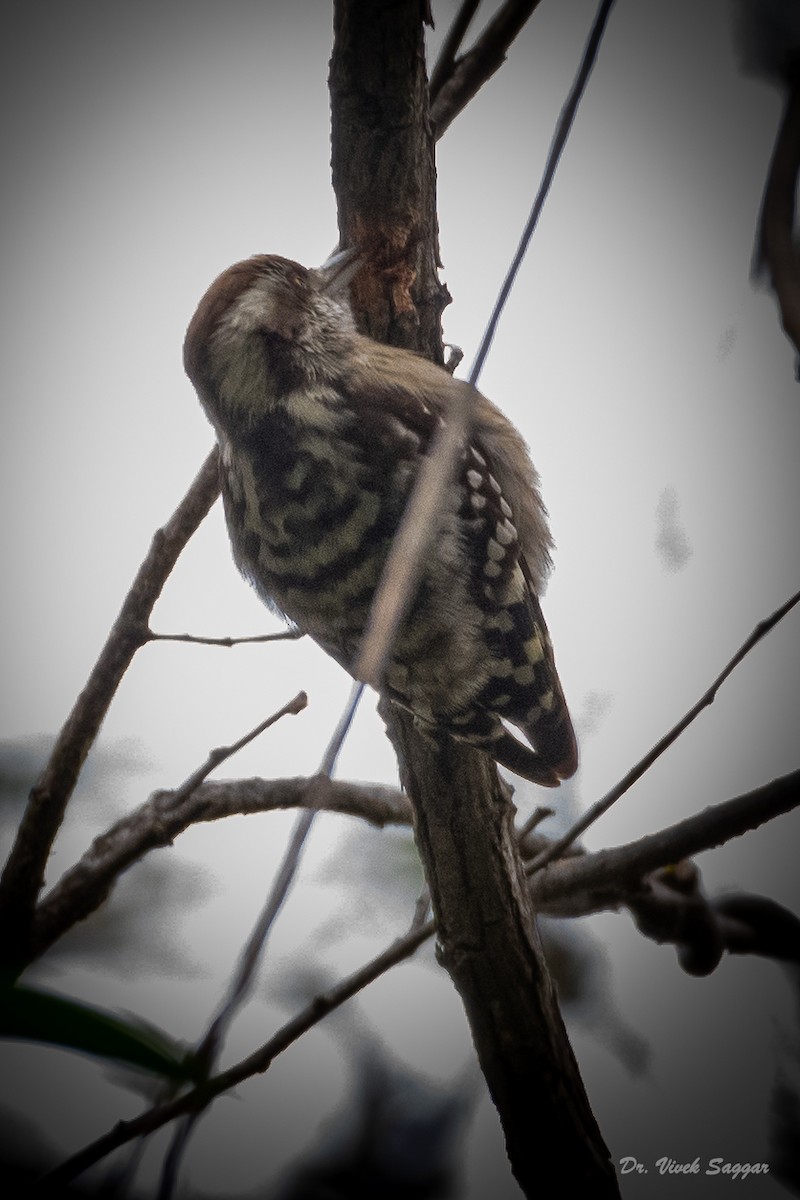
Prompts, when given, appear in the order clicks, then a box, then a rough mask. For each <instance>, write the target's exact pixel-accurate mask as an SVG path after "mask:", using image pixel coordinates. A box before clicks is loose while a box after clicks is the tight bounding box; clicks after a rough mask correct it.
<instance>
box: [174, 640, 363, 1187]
mask: <svg viewBox="0 0 800 1200" xmlns="http://www.w3.org/2000/svg"><path fill="white" fill-rule="evenodd" d="M365 640H366V639H365ZM362 691H363V684H360V683H355V684H354V685H353V688H352V690H351V693H350V699H349V701H348V704H347V705H346V707H345V710H344V712H343V713H342V716H341V717H340V719H339V722H338V724H337V726H336V729H335V730H334V733H333V736H332V737H331V740H330V742H329V743H328V746H327V749H326V750H325V754H324V755H323V758H322V763H321V764H320V769H319V775H318V778H321V779H325V780H329V779H330V778H331V776H332V774H333V771H334V768H335V766H336V760H337V758H338V757H339V752H340V750H341V748H342V744H343V742H344V739H345V737H346V736H347V731H348V729H349V728H350V725H351V723H352V720H353V717H354V716H355V712H356V709H357V707H358V702H359V700H360V698H361V693H362ZM313 795H314V793H312V797H313ZM317 796H318V797H319V800H318V801H315V800H314V799H312V803H311V805H310V807H308V808H306V809H304V810H303V811H302V812H301V813H300V815H299V816H298V818H297V820H296V822H295V825H294V829H293V830H292V835H291V837H290V839H289V844H288V846H287V847H286V850H285V852H284V855H283V859H282V861H281V865H280V867H279V869H278V874H277V875H276V877H275V879H274V881H273V884H272V887H271V889H270V892H269V895H268V897H267V900H266V903H265V905H264V907H263V909H262V910H261V912H260V914H259V916H258V920H257V921H256V923H255V926H254V927H253V930H252V932H251V933H250V936H249V938H248V939H247V942H246V943H245V946H244V949H243V950H242V953H241V955H240V957H239V963H238V965H237V968H236V971H235V972H234V975H233V979H232V980H231V982H230V985H229V987H228V990H227V992H226V995H225V997H224V999H223V1001H222V1003H221V1005H220V1007H219V1009H218V1011H217V1014H216V1016H215V1017H214V1019H213V1020H212V1022H211V1024H210V1025H209V1027H208V1029H207V1030H206V1033H205V1036H204V1037H203V1038H202V1040H201V1041H200V1043H199V1045H198V1047H197V1050H196V1051H195V1055H194V1057H195V1061H196V1062H197V1063H198V1065H199V1068H200V1069H201V1070H204V1071H206V1072H207V1073H210V1072H211V1070H212V1069H213V1067H214V1064H215V1063H216V1061H217V1058H218V1057H219V1052H220V1049H221V1047H222V1045H223V1042H224V1040H225V1036H226V1034H227V1032H228V1029H229V1028H230V1026H231V1023H232V1021H233V1020H234V1018H235V1016H236V1014H237V1012H238V1011H239V1009H240V1008H241V1006H242V1004H243V1003H244V1001H245V999H246V998H247V996H248V995H249V993H250V991H251V989H252V986H253V982H254V980H255V977H256V974H257V972H258V969H259V967H260V965H261V962H262V960H263V957H264V951H265V948H266V944H267V938H268V937H269V934H270V931H271V929H272V927H273V925H274V924H275V921H276V919H277V917H278V914H279V913H280V911H281V909H282V908H283V905H284V903H285V901H286V897H287V896H288V894H289V890H290V888H291V886H292V883H293V882H294V878H295V876H296V874H297V871H298V868H299V866H300V860H301V858H302V855H303V849H304V847H305V844H306V841H307V840H308V835H309V834H310V832H311V826H312V825H313V823H314V818H315V817H316V815H317V813H318V812H319V806H320V804H321V802H322V790H321V789H320V790H319V792H317ZM209 1103H210V1101H209ZM205 1108H206V1106H205V1105H203V1106H199V1107H197V1108H195V1109H194V1110H193V1111H192V1112H190V1113H188V1114H187V1115H186V1116H185V1117H184V1118H183V1120H182V1121H181V1122H180V1124H179V1125H178V1126H177V1127H176V1129H175V1132H174V1135H173V1138H172V1141H171V1143H170V1147H169V1150H168V1151H167V1155H166V1157H165V1160H164V1167H163V1170H162V1173H161V1180H160V1185H159V1191H158V1200H169V1197H170V1196H172V1194H173V1192H174V1190H175V1185H176V1183H177V1179H178V1172H179V1170H180V1164H181V1160H182V1158H183V1155H184V1152H185V1150H186V1147H187V1145H188V1144H189V1139H190V1138H191V1136H192V1132H193V1130H194V1127H195V1125H196V1124H197V1122H198V1121H199V1119H200V1117H201V1116H202V1114H203V1112H204V1111H205Z"/></svg>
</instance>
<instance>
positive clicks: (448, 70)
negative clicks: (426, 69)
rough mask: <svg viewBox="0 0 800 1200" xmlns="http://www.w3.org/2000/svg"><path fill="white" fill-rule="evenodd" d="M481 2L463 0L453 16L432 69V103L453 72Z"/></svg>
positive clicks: (429, 86)
mask: <svg viewBox="0 0 800 1200" xmlns="http://www.w3.org/2000/svg"><path fill="white" fill-rule="evenodd" d="M480 3H481V0H462V4H461V7H460V9H459V10H458V12H457V13H456V15H455V17H454V18H453V23H452V25H451V26H450V28H449V29H448V31H447V35H446V37H445V39H444V41H443V42H442V46H441V49H440V51H439V57H438V58H437V60H436V65H435V67H434V68H433V70H432V71H431V77H430V81H429V84H428V94H429V96H430V100H431V104H432V103H433V101H434V100H435V99H436V97H437V96H438V94H439V92H440V91H441V90H442V85H443V84H444V83H445V82H446V81H447V80H448V79H449V78H450V76H451V75H452V73H453V69H454V67H455V61H456V55H457V54H458V51H459V49H460V47H461V43H462V42H463V40H464V38H465V37H466V33H467V30H468V29H469V27H470V25H471V24H472V18H473V17H474V16H475V13H476V12H477V11H478V9H479V8H480Z"/></svg>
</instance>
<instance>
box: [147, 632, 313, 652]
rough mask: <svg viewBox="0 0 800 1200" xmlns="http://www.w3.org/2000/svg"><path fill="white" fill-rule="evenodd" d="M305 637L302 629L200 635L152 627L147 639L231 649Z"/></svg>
mask: <svg viewBox="0 0 800 1200" xmlns="http://www.w3.org/2000/svg"><path fill="white" fill-rule="evenodd" d="M302 637H305V634H304V633H303V632H302V631H301V630H300V629H285V630H283V631H282V632H281V633H258V634H254V635H253V636H252V637H221V638H213V637H200V636H199V635H197V634H194V633H153V631H152V629H148V631H147V636H146V639H145V640H146V641H148V642H190V643H191V644H192V645H196V646H224V647H225V648H226V649H230V648H231V647H233V646H250V645H254V644H256V643H258V642H296V641H298V640H299V639H300V638H302Z"/></svg>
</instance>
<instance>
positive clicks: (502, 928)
mask: <svg viewBox="0 0 800 1200" xmlns="http://www.w3.org/2000/svg"><path fill="white" fill-rule="evenodd" d="M424 15H425V14H424V10H423V5H422V4H421V0H400V2H397V0H336V3H335V7H334V35H335V36H334V49H333V57H332V59H331V69H330V90H331V108H332V167H333V182H334V188H335V191H336V196H337V201H338V205H339V227H340V233H341V240H342V245H343V246H350V245H358V246H359V247H360V248H361V249H362V251H363V252H364V254H365V257H366V258H367V260H368V263H369V267H370V270H369V271H364V272H362V273H361V276H360V277H359V279H358V281H357V282H358V290H356V291H355V293H354V296H353V302H354V308H355V311H356V318H357V320H358V321H359V324H360V326H361V328H363V329H364V330H365V331H366V332H368V333H369V334H370V335H371V336H372V337H375V338H377V339H378V340H383V341H388V342H391V343H393V344H394V345H399V346H405V347H407V348H409V349H413V350H417V351H419V352H421V353H424V354H427V355H428V356H429V357H431V358H434V359H436V360H439V361H441V358H442V340H441V312H442V309H443V308H444V305H445V303H446V302H447V299H448V296H447V290H446V288H444V287H443V286H442V285H441V284H439V282H438V279H437V276H436V266H437V263H438V228H437V220H436V175H435V165H434V141H433V136H432V132H431V127H430V120H429V112H428V86H427V74H426V70H425V56H424V42H423V20H424ZM382 709H383V714H384V718H385V720H386V722H387V727H388V730H389V735H390V737H391V739H392V741H393V743H394V745H395V748H396V750H397V753H398V758H399V761H400V773H401V778H402V782H403V785H404V786H405V787H406V789H407V791H408V793H409V795H410V797H411V800H412V802H413V806H414V812H415V835H416V840H417V846H418V849H419V853H420V856H421V858H422V862H423V866H424V869H425V874H426V877H427V880H428V884H429V886H430V889H431V898H432V903H433V909H434V913H435V916H436V919H437V923H438V941H439V958H440V961H441V962H442V964H443V965H444V966H445V968H446V969H447V971H448V972H449V974H450V976H451V978H452V980H453V982H454V984H455V986H456V988H457V989H458V991H459V993H460V995H461V998H462V1000H463V1003H464V1007H465V1010H466V1013H467V1017H468V1019H469V1023H470V1028H471V1030H472V1036H473V1039H474V1042H475V1047H476V1050H477V1053H478V1058H479V1061H480V1064H481V1068H482V1070H483V1072H484V1075H485V1077H486V1080H487V1083H488V1086H489V1089H490V1092H491V1094H492V1097H493V1099H494V1102H495V1104H496V1106H497V1109H498V1112H499V1114H500V1119H501V1122H502V1125H503V1130H504V1133H505V1138H506V1147H507V1150H508V1155H509V1159H510V1162H511V1167H512V1170H513V1171H514V1174H515V1176H516V1178H517V1180H518V1182H519V1183H520V1185H521V1187H522V1188H523V1190H524V1192H525V1193H526V1195H528V1196H534V1195H535V1196H537V1197H543V1196H549V1195H555V1194H558V1195H562V1194H569V1192H570V1191H575V1192H577V1194H578V1195H582V1196H588V1195H590V1196H592V1197H598V1198H601V1200H602V1198H603V1197H612V1196H618V1195H619V1191H618V1188H617V1183H616V1178H615V1175H614V1170H613V1167H612V1165H611V1162H610V1158H609V1154H608V1150H607V1148H606V1146H605V1144H604V1142H603V1139H602V1136H601V1134H600V1131H599V1129H598V1128H597V1124H596V1122H595V1120H594V1116H593V1114H592V1111H591V1108H590V1106H589V1102H588V1100H587V1098H586V1094H585V1091H584V1088H583V1083H582V1080H581V1077H580V1073H579V1071H578V1067H577V1064H576V1062H575V1059H574V1056H573V1054H572V1049H571V1047H570V1045H569V1041H568V1039H567V1036H566V1031H565V1029H564V1025H563V1021H562V1019H561V1014H560V1011H559V1008H558V1004H557V1000H556V996H555V990H554V987H553V984H552V981H551V979H550V976H549V973H548V971H547V967H546V964H545V961H544V957H543V954H542V948H541V943H540V941H539V936H538V933H537V930H536V923H535V920H534V917H533V913H532V911H531V907H530V902H529V899H528V891H527V889H526V887H525V883H524V876H523V873H522V869H521V864H520V859H519V854H518V851H517V847H516V842H515V838H514V830H513V814H514V808H513V805H512V804H511V801H510V798H509V797H508V795H507V794H506V789H505V788H504V787H503V785H502V784H501V782H500V780H499V779H498V776H497V771H496V769H495V767H494V765H493V764H492V763H491V761H490V760H489V759H488V758H487V756H486V755H484V754H481V753H479V752H478V751H475V750H472V749H470V748H468V747H465V746H463V745H459V744H457V743H455V742H453V741H451V740H450V739H449V738H446V737H442V738H441V739H440V741H439V742H437V743H434V742H432V741H430V740H429V739H425V738H422V737H421V736H420V734H419V733H418V731H417V730H416V729H415V727H414V724H413V721H412V720H411V718H410V717H409V716H408V714H406V713H404V712H403V711H401V710H399V709H398V708H396V707H395V706H393V705H391V704H388V703H384V704H383V706H382Z"/></svg>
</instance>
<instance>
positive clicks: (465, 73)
mask: <svg viewBox="0 0 800 1200" xmlns="http://www.w3.org/2000/svg"><path fill="white" fill-rule="evenodd" d="M538 3H539V0H505V3H504V4H503V5H501V7H500V8H499V10H498V11H497V12H496V13H495V15H494V16H493V17H492V19H491V21H490V22H489V23H488V25H487V26H486V28H485V29H484V31H483V33H482V34H481V35H480V37H479V38H478V39H477V41H476V42H475V44H474V45H473V46H472V48H471V49H470V50H469V51H468V52H467V53H466V54H465V55H463V56H462V57H461V58H459V59H458V60H457V61H456V60H455V58H454V57H450V62H449V64H446V63H443V64H442V69H441V71H439V69H438V66H437V74H438V78H437V80H436V84H437V86H436V92H435V94H434V93H433V92H432V93H431V123H432V124H433V128H434V132H435V136H436V137H437V138H440V137H441V136H442V134H443V133H444V132H445V130H446V129H447V128H448V126H449V125H450V124H451V122H452V121H453V120H454V119H455V118H456V117H457V116H458V114H459V113H460V112H461V110H462V109H464V108H466V106H467V104H469V102H470V100H471V99H472V98H473V96H474V95H475V94H476V92H477V91H478V90H479V89H480V88H481V87H482V86H483V84H484V83H486V81H487V79H491V77H492V75H494V73H495V71H497V70H499V68H500V67H501V66H502V65H503V63H504V62H505V60H506V51H507V50H508V48H509V46H510V45H511V43H512V42H513V41H514V39H515V38H516V36H517V34H518V33H519V32H520V30H521V29H522V27H523V26H524V24H525V22H526V21H527V20H528V18H529V17H530V15H531V13H532V12H533V10H534V9H535V8H536V6H537V4H538ZM464 7H465V8H466V7H467V6H466V5H465V6H464ZM470 15H471V14H470ZM461 16H462V14H461V13H459V16H458V17H456V22H458V20H459V18H460V17H461ZM464 32H466V30H464ZM462 38H463V33H461V35H460V36H459V38H458V44H460V43H461V40H462ZM454 40H455V38H454ZM457 48H458V47H457V46H456V47H455V49H454V51H453V55H454V54H455V50H457ZM448 65H449V69H447V70H445V67H447V66H448Z"/></svg>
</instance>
